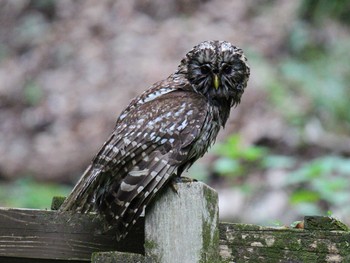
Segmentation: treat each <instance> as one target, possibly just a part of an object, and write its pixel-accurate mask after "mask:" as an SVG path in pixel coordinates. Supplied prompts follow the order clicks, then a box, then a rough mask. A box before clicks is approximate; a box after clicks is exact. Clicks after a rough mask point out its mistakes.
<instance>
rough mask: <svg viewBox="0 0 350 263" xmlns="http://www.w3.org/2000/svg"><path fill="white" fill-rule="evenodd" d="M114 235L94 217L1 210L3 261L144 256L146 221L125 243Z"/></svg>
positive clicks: (139, 225)
mask: <svg viewBox="0 0 350 263" xmlns="http://www.w3.org/2000/svg"><path fill="white" fill-rule="evenodd" d="M114 233H115V232H114V231H113V229H112V230H110V231H108V232H105V230H104V228H103V222H101V220H99V219H98V218H96V216H95V215H93V214H90V215H82V214H74V215H72V214H70V213H63V214H58V213H57V212H56V211H46V210H29V209H8V208H0V262H9V259H8V258H10V259H11V260H12V262H29V259H50V260H75V261H78V262H79V261H90V258H91V254H92V253H93V252H96V251H114V250H120V251H126V252H135V253H144V248H143V237H144V220H143V219H141V220H140V222H139V223H138V224H137V225H136V227H135V228H133V231H132V232H131V233H130V235H129V236H128V237H127V238H126V239H125V240H123V242H119V243H117V242H116V239H115V234H114ZM5 258H7V259H6V260H7V261H5ZM21 258H22V259H23V261H20V259H21ZM26 259H27V260H26ZM15 260H17V261H15ZM34 262H35V261H34ZM37 262H41V261H37ZM42 262H45V261H42Z"/></svg>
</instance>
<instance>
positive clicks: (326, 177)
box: [213, 135, 350, 215]
mask: <svg viewBox="0 0 350 263" xmlns="http://www.w3.org/2000/svg"><path fill="white" fill-rule="evenodd" d="M215 153H216V154H217V155H218V158H217V160H216V161H215V163H214V166H213V170H214V172H215V173H216V174H218V175H219V176H223V177H226V178H227V177H228V178H230V179H232V178H237V177H241V178H243V177H245V175H247V174H249V173H252V171H253V172H254V171H255V172H257V171H259V172H260V173H270V172H272V171H273V170H274V169H284V170H285V172H286V176H285V184H284V188H285V190H286V191H290V194H289V201H290V204H291V205H292V206H294V207H295V208H296V210H297V211H299V212H300V213H301V214H320V215H325V214H327V213H329V208H336V207H338V208H339V207H346V206H347V203H348V201H349V200H350V186H349V184H348V182H349V180H350V178H349V177H350V159H348V158H344V157H341V156H336V155H334V156H322V157H319V158H316V159H313V160H310V161H307V160H306V161H305V160H304V161H303V160H300V159H299V160H297V159H296V158H295V157H292V156H283V155H274V154H272V153H271V152H270V151H268V150H267V149H265V148H262V147H259V146H254V145H252V146H245V147H244V146H242V142H241V140H240V137H239V136H238V135H233V136H231V137H230V138H229V139H228V140H227V141H226V142H224V143H219V144H218V145H217V147H215ZM235 186H236V187H241V188H242V189H247V188H249V189H250V188H252V187H255V186H249V185H247V183H246V182H244V183H243V182H242V181H241V182H237V181H235ZM251 194H252V192H251Z"/></svg>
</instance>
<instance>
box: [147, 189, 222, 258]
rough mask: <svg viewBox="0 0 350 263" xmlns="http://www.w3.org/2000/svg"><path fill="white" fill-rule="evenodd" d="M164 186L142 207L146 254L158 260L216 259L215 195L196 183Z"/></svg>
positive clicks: (217, 209) (217, 245)
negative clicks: (174, 187) (144, 208)
mask: <svg viewBox="0 0 350 263" xmlns="http://www.w3.org/2000/svg"><path fill="white" fill-rule="evenodd" d="M177 185H178V192H177V193H175V192H174V190H173V189H171V188H168V189H166V191H165V192H164V193H163V194H162V195H161V196H159V198H158V200H156V202H154V203H153V206H151V207H150V209H148V210H147V211H146V218H145V252H146V258H150V259H152V260H153V261H152V262H159V263H172V262H174V263H178V262H183V263H197V262H210V263H213V262H217V261H218V258H219V231H218V224H219V221H218V216H219V208H218V196H217V193H216V192H215V190H213V189H212V188H210V187H209V186H207V185H205V184H203V183H199V182H193V183H180V184H177Z"/></svg>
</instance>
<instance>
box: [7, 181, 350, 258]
mask: <svg viewBox="0 0 350 263" xmlns="http://www.w3.org/2000/svg"><path fill="white" fill-rule="evenodd" d="M232 202H233V203H234V200H232ZM59 203H60V200H59V199H57V198H56V199H55V200H54V202H53V209H56V208H57V207H58V206H59ZM218 213H219V210H218V196H217V193H216V192H215V191H214V190H213V189H211V188H210V187H208V186H207V185H205V184H203V183H197V182H195V183H186V184H185V183H184V184H179V188H178V192H177V193H175V192H174V191H173V190H172V189H170V188H169V189H167V190H165V191H164V192H163V193H161V194H160V195H159V196H158V197H157V200H156V201H155V202H153V205H152V206H150V207H149V209H148V210H147V211H146V217H145V218H141V220H139V222H138V223H137V224H136V225H135V227H134V228H133V229H132V231H131V232H130V233H129V235H128V236H127V237H126V238H125V239H124V240H122V241H120V242H117V241H116V238H115V234H114V233H115V232H114V231H113V229H111V230H109V231H108V232H106V231H105V230H104V227H103V226H104V223H103V222H102V221H101V219H99V218H98V217H97V216H96V215H95V214H88V215H82V214H72V213H62V214H61V213H60V214H59V213H57V211H55V210H32V209H15V208H0V262H4V263H7V262H9V263H14V262H16V263H21V262H26V263H32V262H33V263H34V262H38V263H45V262H50V263H52V262H57V263H65V262H73V263H76V262H89V261H91V262H93V263H97V262H99V263H102V262H103V263H112V262H113V263H117V262H123V263H126V262H128V263H130V262H138V263H146V262H155V263H156V262H162V263H172V262H174V263H192V262H193V263H197V262H208V263H212V262H213V263H215V262H254V263H255V262H268V263H273V262H293V263H298V262H300V263H304V262H350V232H349V230H348V228H347V226H345V225H344V224H342V223H341V222H339V221H338V220H335V219H333V218H330V217H305V219H304V228H303V229H294V228H287V227H278V228H277V227H262V226H256V225H248V224H233V223H219V220H218Z"/></svg>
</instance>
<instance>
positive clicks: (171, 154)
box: [61, 41, 249, 238]
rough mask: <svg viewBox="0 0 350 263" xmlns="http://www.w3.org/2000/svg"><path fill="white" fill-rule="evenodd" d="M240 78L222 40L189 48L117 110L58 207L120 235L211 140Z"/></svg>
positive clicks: (241, 70) (243, 75)
mask: <svg viewBox="0 0 350 263" xmlns="http://www.w3.org/2000/svg"><path fill="white" fill-rule="evenodd" d="M248 78H249V67H248V65H247V64H246V58H245V56H244V55H243V52H242V50H241V49H239V48H237V47H235V46H233V45H232V44H230V43H228V42H226V41H205V42H202V43H200V44H199V45H197V46H195V47H194V48H193V49H192V50H191V51H190V52H188V53H187V54H186V56H185V58H184V59H183V60H182V61H181V64H180V65H179V67H178V70H177V71H176V72H175V73H174V74H172V75H170V76H169V77H168V78H167V79H165V80H163V81H160V82H157V83H155V84H154V85H153V86H151V87H150V88H149V89H148V90H146V91H145V92H144V93H143V94H141V95H140V96H138V97H136V98H135V99H134V100H132V101H131V103H130V104H129V106H127V108H126V109H125V110H124V111H123V112H122V113H121V115H120V116H119V118H118V120H117V123H116V127H115V130H114V131H113V133H112V135H111V136H110V138H109V139H108V140H107V141H106V142H105V143H104V145H103V146H102V148H101V150H100V151H99V152H98V153H97V155H96V156H95V158H94V159H93V161H92V163H91V165H90V166H89V167H88V169H87V170H86V171H85V173H84V174H83V176H82V177H81V179H80V180H79V182H78V183H77V185H76V186H75V188H74V189H73V191H72V193H71V194H70V195H69V196H68V198H67V199H66V201H65V202H64V204H63V205H62V207H61V211H68V210H73V211H77V212H81V213H86V212H90V211H97V212H98V213H99V214H101V215H103V216H104V218H105V219H106V221H107V222H108V224H109V225H113V226H115V227H116V229H117V232H118V233H117V237H118V238H122V237H124V236H125V235H126V234H127V232H128V230H129V229H130V227H131V226H132V225H134V224H135V222H136V220H137V219H138V218H139V216H140V214H141V213H142V211H143V210H144V209H145V207H146V206H147V204H148V203H149V202H150V201H151V200H152V198H153V197H154V195H155V194H156V193H157V192H158V191H159V190H160V189H161V188H162V187H164V186H165V185H167V183H168V182H169V180H171V178H173V177H176V176H178V177H179V176H181V173H182V172H183V171H184V170H186V169H187V168H189V167H190V166H191V165H192V164H193V162H195V161H196V160H197V159H198V158H200V157H202V156H203V155H204V153H205V152H206V151H207V149H208V147H209V146H210V145H211V144H212V143H213V142H214V141H215V138H216V136H217V134H218V132H219V130H220V128H221V127H224V126H225V123H226V121H227V119H228V117H229V114H230V109H231V107H233V106H234V105H237V104H238V103H239V102H240V99H241V95H242V94H243V91H244V88H245V87H246V85H247V81H248ZM164 212H165V213H166V211H164Z"/></svg>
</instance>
